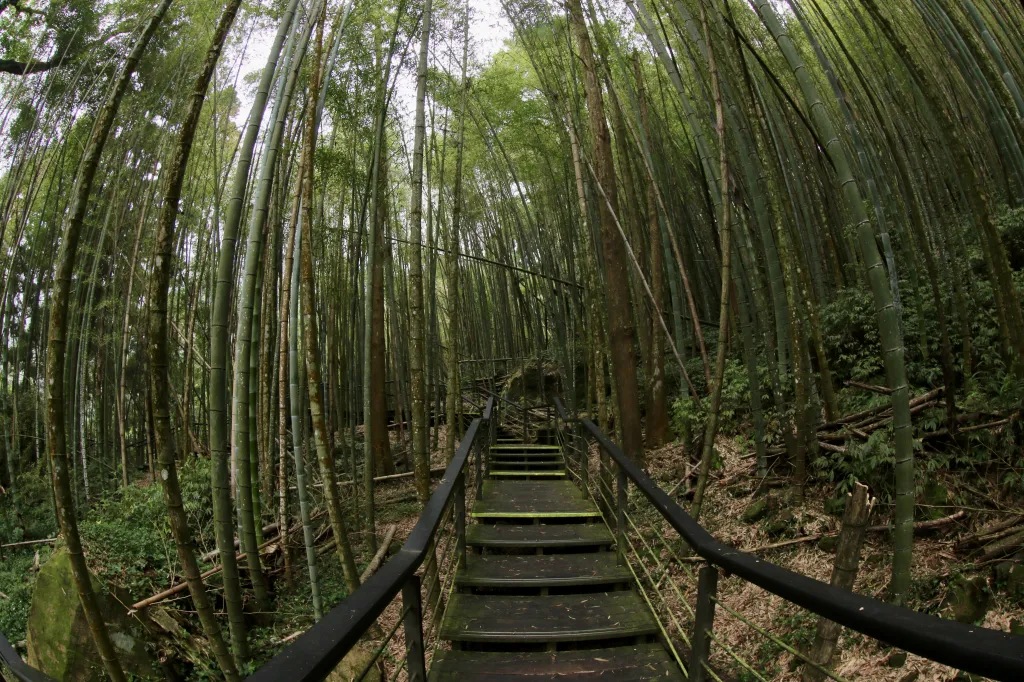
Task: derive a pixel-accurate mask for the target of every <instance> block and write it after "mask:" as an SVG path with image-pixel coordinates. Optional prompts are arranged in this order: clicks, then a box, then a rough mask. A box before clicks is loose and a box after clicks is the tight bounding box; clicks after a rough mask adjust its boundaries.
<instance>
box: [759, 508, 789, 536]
mask: <svg viewBox="0 0 1024 682" xmlns="http://www.w3.org/2000/svg"><path fill="white" fill-rule="evenodd" d="M795 525H796V517H795V516H794V515H793V512H791V511H790V510H788V509H783V510H782V511H781V512H779V513H778V515H776V517H775V518H774V519H772V520H771V521H769V522H768V523H767V524H765V526H764V532H765V533H767V534H768V535H771V536H772V537H779V536H782V535H788V534H789V533H790V532H792V530H793V528H794V527H795Z"/></svg>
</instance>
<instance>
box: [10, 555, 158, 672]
mask: <svg viewBox="0 0 1024 682" xmlns="http://www.w3.org/2000/svg"><path fill="white" fill-rule="evenodd" d="M90 578H91V579H92V586H93V591H94V592H95V593H96V597H97V601H98V602H99V608H100V613H101V614H102V615H103V620H104V621H105V622H106V623H107V629H108V631H109V632H110V639H111V641H112V642H113V644H114V648H115V649H116V651H117V656H118V658H119V659H120V661H121V665H122V667H123V668H124V670H125V672H126V673H127V674H128V675H129V677H134V678H136V679H145V680H148V679H152V680H158V679H162V675H161V674H160V673H159V669H158V668H157V666H156V661H155V659H154V658H153V657H152V656H151V655H150V653H149V652H148V651H147V650H146V648H145V645H144V629H143V625H142V623H141V621H140V620H139V619H137V618H134V617H132V616H129V615H128V612H127V609H126V608H125V607H124V606H122V604H123V603H128V604H130V603H131V599H128V598H127V595H125V599H117V598H114V597H111V596H110V594H108V592H107V590H105V589H104V588H103V585H101V583H100V582H99V580H97V579H96V577H95V576H91V575H90ZM27 630H28V635H27V637H26V641H27V644H28V663H29V665H31V666H33V667H35V668H38V669H39V670H41V671H43V672H44V673H46V674H47V675H50V676H51V677H54V678H56V679H58V680H63V681H64V682H101V681H103V680H106V679H107V676H106V674H105V673H104V671H103V664H102V662H101V661H100V658H99V654H97V653H96V646H95V645H94V644H93V639H92V634H91V633H90V632H89V626H88V624H87V623H86V620H85V612H84V611H83V610H82V604H81V602H80V601H79V598H78V589H77V588H76V587H75V580H74V576H73V575H72V572H71V559H70V557H69V556H68V553H67V552H66V551H60V552H56V553H54V554H53V556H51V557H50V560H49V561H47V562H46V563H45V564H44V565H43V567H42V569H41V570H40V571H39V577H38V579H37V580H36V587H35V591H34V592H33V594H32V606H31V609H30V611H29V616H28V627H27Z"/></svg>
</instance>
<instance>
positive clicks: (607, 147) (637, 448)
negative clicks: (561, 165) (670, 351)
mask: <svg viewBox="0 0 1024 682" xmlns="http://www.w3.org/2000/svg"><path fill="white" fill-rule="evenodd" d="M566 7H567V9H568V12H569V20H570V22H571V23H572V27H573V33H574V34H575V36H576V42H577V43H578V48H579V56H580V60H581V61H582V63H583V73H584V84H585V86H586V93H587V110H588V114H589V117H590V132H591V135H592V137H593V141H594V161H595V167H596V175H597V179H598V182H599V183H600V184H601V187H602V189H603V190H604V194H605V196H606V197H607V201H605V202H599V203H598V209H599V214H600V216H601V245H602V250H603V254H604V274H605V288H606V297H607V308H608V325H609V337H610V342H611V343H610V346H611V357H612V375H613V378H614V381H615V389H616V394H617V399H618V408H619V409H618V413H619V417H620V419H619V421H618V422H617V427H619V428H620V429H621V432H622V446H623V450H624V452H625V453H626V456H627V457H630V458H631V459H632V460H633V461H635V462H636V463H637V464H638V465H640V466H643V465H644V464H645V461H646V458H645V455H644V449H643V435H642V432H641V426H640V394H639V389H638V387H637V380H636V354H635V352H634V349H633V317H632V312H631V311H632V302H631V299H630V294H629V273H628V271H627V267H626V257H625V254H624V253H623V247H622V245H621V238H620V237H619V236H618V234H617V228H616V226H615V215H616V214H617V213H618V191H617V189H616V181H615V166H614V162H613V160H612V147H611V140H610V138H609V134H608V126H607V123H606V122H605V113H604V98H603V95H602V94H601V85H600V80H599V79H598V76H597V66H596V64H595V59H594V50H593V47H592V46H591V43H590V36H589V35H588V34H587V25H586V23H585V21H584V19H583V9H582V7H581V6H580V0H567V2H566Z"/></svg>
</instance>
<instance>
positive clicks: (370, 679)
mask: <svg viewBox="0 0 1024 682" xmlns="http://www.w3.org/2000/svg"><path fill="white" fill-rule="evenodd" d="M372 660H373V647H372V646H370V645H368V644H365V643H362V642H360V643H359V644H356V645H355V646H354V647H352V650H351V651H349V652H348V653H347V654H345V658H343V659H341V663H339V664H338V665H337V666H335V668H334V670H332V671H331V674H330V675H328V676H327V679H326V680H325V682H354V681H355V680H356V679H358V678H359V675H360V673H362V672H363V669H364V668H366V666H367V665H369V664H370V661H372ZM382 680H383V676H382V675H381V674H380V669H379V668H377V665H376V664H374V665H373V666H372V667H371V668H370V670H369V672H367V673H366V676H365V677H363V682H382Z"/></svg>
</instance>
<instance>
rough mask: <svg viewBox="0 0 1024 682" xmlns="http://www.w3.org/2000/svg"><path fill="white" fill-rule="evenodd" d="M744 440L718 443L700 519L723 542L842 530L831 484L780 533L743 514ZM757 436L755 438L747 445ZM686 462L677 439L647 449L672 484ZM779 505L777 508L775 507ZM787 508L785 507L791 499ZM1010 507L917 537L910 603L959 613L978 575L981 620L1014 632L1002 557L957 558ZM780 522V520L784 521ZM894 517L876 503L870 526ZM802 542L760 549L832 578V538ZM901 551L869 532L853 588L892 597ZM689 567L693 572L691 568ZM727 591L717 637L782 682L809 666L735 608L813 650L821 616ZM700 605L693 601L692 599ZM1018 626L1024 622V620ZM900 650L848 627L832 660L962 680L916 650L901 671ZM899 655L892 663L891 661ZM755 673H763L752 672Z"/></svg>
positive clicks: (732, 584)
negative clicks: (966, 540)
mask: <svg viewBox="0 0 1024 682" xmlns="http://www.w3.org/2000/svg"><path fill="white" fill-rule="evenodd" d="M742 442H743V441H742V439H740V440H739V441H737V440H736V439H733V438H728V437H720V438H719V439H718V440H717V441H716V449H717V450H718V452H719V454H720V455H721V458H722V464H721V467H720V468H718V469H717V471H716V472H715V473H714V474H713V480H712V481H711V482H710V484H709V487H708V491H707V496H706V498H705V505H704V509H705V513H704V515H703V516H702V517H701V524H702V525H703V526H704V527H705V528H707V529H708V530H709V531H710V532H711V533H712V534H713V535H714V536H715V537H716V538H718V539H719V540H721V541H722V542H725V543H727V544H729V545H732V546H733V547H737V548H739V549H742V550H745V551H750V550H752V549H756V548H763V547H765V546H766V545H773V544H777V543H780V542H785V541H786V540H787V539H797V538H800V537H803V536H809V535H817V534H827V533H830V532H833V531H838V530H839V527H840V519H839V518H838V517H837V516H834V515H831V514H828V513H826V511H825V505H826V501H827V500H828V499H829V497H830V486H824V485H819V486H809V487H808V489H807V491H806V498H805V502H804V504H803V506H802V507H799V508H793V509H792V512H793V517H792V519H788V514H787V515H786V517H787V522H786V524H785V525H786V526H788V527H787V528H785V531H784V532H782V533H779V528H780V526H779V524H778V523H773V519H772V516H771V515H768V516H767V517H766V518H764V519H761V520H760V521H759V522H753V523H751V522H746V521H744V518H743V517H744V512H745V511H746V510H747V509H749V508H750V506H751V505H752V504H753V503H754V502H755V501H756V500H757V498H756V497H755V496H754V493H753V490H754V488H755V487H756V472H755V460H754V459H753V458H752V457H744V455H749V454H750V453H749V447H744V445H741V444H739V443H742ZM747 442H749V441H747ZM680 461H686V458H685V455H684V454H683V452H682V447H681V446H680V445H678V444H670V445H667V446H665V447H663V448H660V449H658V450H655V451H651V452H649V453H648V462H649V472H650V473H651V475H652V477H653V478H654V479H655V480H656V481H658V482H659V483H661V485H662V486H663V487H664V488H665V489H671V487H672V486H673V485H675V484H676V483H677V481H678V480H679V478H680V476H679V462H680ZM944 483H945V484H946V485H948V486H950V489H951V490H952V489H954V486H956V484H957V482H956V481H955V480H953V479H952V477H950V479H949V480H945V481H944ZM785 494H786V491H785V490H784V489H777V490H775V491H773V492H771V493H769V496H770V497H773V498H784V497H785ZM770 506H771V505H769V507H770ZM784 506H785V505H784ZM959 509H962V506H960V505H950V506H949V507H947V508H943V509H941V510H939V513H941V514H942V515H943V516H945V515H952V514H953V512H954V511H957V510H959ZM1011 513H1013V512H1011V511H1009V510H1003V511H997V510H993V509H985V508H982V507H981V506H978V507H974V508H972V509H971V510H969V511H967V513H966V514H965V515H964V516H963V518H959V519H956V520H955V521H952V522H950V523H948V524H945V525H943V526H942V527H941V528H938V529H936V530H933V531H926V532H919V533H916V534H915V538H914V552H913V565H912V576H913V587H912V594H911V597H910V599H911V601H910V604H909V606H910V607H911V608H914V609H915V610H918V611H925V612H928V613H932V614H935V615H941V616H943V617H951V615H952V614H951V613H950V611H951V609H952V607H951V606H950V603H949V602H950V601H952V600H951V599H950V596H951V595H950V591H951V589H952V588H953V586H954V585H957V584H958V581H965V580H976V581H977V579H979V578H980V581H978V582H982V581H983V583H984V584H985V585H986V588H985V590H984V595H983V599H984V601H985V602H986V606H987V611H986V612H984V616H983V618H980V619H979V620H978V621H976V623H977V624H980V625H983V626H984V627H987V628H992V629H996V630H1002V631H1004V632H1006V631H1009V630H1010V627H1011V621H1017V622H1018V623H1021V622H1024V604H1022V603H1021V602H1020V601H1018V600H1014V599H1011V598H1010V597H1009V596H1007V595H1006V594H1005V593H1003V592H1001V591H1000V590H998V589H996V587H997V586H996V585H995V584H994V580H993V578H992V576H993V569H994V562H988V564H978V563H975V562H972V561H970V560H969V558H968V557H965V556H963V555H958V552H957V549H956V545H957V541H958V539H959V538H961V537H962V536H964V535H966V534H968V533H970V532H971V531H973V530H976V529H977V527H979V526H981V525H983V524H984V523H987V522H991V521H993V520H999V519H1000V518H1003V517H1005V516H1006V515H1007V514H1011ZM776 521H777V517H776ZM890 521H891V507H890V506H886V505H881V504H877V503H876V505H875V507H874V509H873V512H872V514H871V518H870V519H869V521H868V523H869V525H873V524H884V523H887V522H890ZM822 544H823V543H819V542H814V541H810V542H799V543H795V544H790V545H787V546H784V547H779V548H773V549H765V550H763V551H758V552H756V554H757V555H758V556H760V557H762V558H764V559H767V560H769V561H772V562H773V563H776V564H778V565H781V566H784V567H786V568H788V569H790V570H792V571H795V572H797V573H801V574H803V575H806V576H809V577H812V578H815V579H817V580H821V581H823V582H828V581H829V579H830V576H831V573H832V566H833V559H834V552H833V551H831V550H830V548H828V546H827V544H825V546H824V547H823V546H821V545H822ZM891 556H892V548H891V544H890V541H889V537H888V533H885V532H869V533H867V534H866V539H865V543H864V547H863V549H862V551H861V564H860V572H859V574H858V576H857V580H856V583H855V585H854V590H855V591H856V592H858V593H860V594H864V595H868V596H871V597H874V598H877V599H884V598H885V596H886V590H887V586H888V584H889V577H890V559H891ZM683 573H685V572H683ZM680 577H681V578H682V580H681V581H680V582H681V583H682V584H681V585H680V586H681V587H682V588H683V590H684V593H686V596H687V597H688V598H689V599H691V600H692V599H693V598H694V596H695V583H693V582H691V581H688V580H687V579H686V577H685V576H684V575H681V576H680ZM718 596H719V600H720V601H719V604H720V608H719V609H718V610H717V613H716V616H715V624H714V632H715V635H716V637H718V638H720V640H721V641H723V642H724V643H725V644H727V645H728V646H729V647H730V648H731V649H732V650H733V651H734V652H735V653H736V654H737V655H738V656H739V657H741V658H743V659H744V660H746V661H748V662H750V663H751V664H752V665H753V667H755V668H756V669H757V670H758V671H759V672H761V674H762V675H763V676H764V679H766V680H771V681H772V682H775V681H782V680H797V679H799V677H800V670H799V669H798V668H797V663H798V662H799V660H798V659H796V657H795V656H794V655H793V654H792V653H790V652H788V651H786V650H785V649H784V648H783V647H782V646H779V644H778V643H776V642H772V641H771V640H769V639H768V638H767V637H765V636H764V635H763V634H761V633H758V632H757V631H756V630H755V629H754V628H752V627H751V626H750V625H749V624H747V623H743V622H742V621H741V620H739V619H737V618H736V617H734V616H733V615H732V614H730V613H729V610H730V609H731V610H733V611H735V612H737V613H739V614H742V615H743V617H744V618H746V619H748V620H749V621H750V622H751V623H753V624H754V625H756V626H757V627H759V628H760V629H762V630H764V631H766V632H769V633H771V634H773V635H775V636H776V637H778V638H780V639H782V640H784V641H785V642H786V643H787V644H789V645H791V646H796V647H798V648H800V649H801V650H804V649H807V648H809V645H810V643H811V641H812V640H813V638H814V632H815V628H816V623H817V617H816V616H815V615H814V614H812V613H810V612H808V611H806V610H804V609H802V608H800V607H798V606H795V605H794V604H791V603H789V602H786V601H785V600H783V599H781V598H779V597H776V596H774V595H772V594H770V593H768V592H765V591H764V590H762V589H761V588H759V587H757V586H755V585H752V584H750V583H748V582H745V581H743V580H740V579H739V578H736V577H722V578H721V579H720V580H719V586H718ZM691 603H693V602H692V601H691ZM1018 627H1019V626H1018ZM712 650H713V651H715V652H716V653H715V655H714V660H715V661H716V662H717V663H718V664H720V665H722V666H723V668H724V669H736V668H737V663H736V661H735V658H734V657H733V656H731V655H729V654H728V653H727V652H726V651H725V650H724V647H723V646H721V645H720V644H713V645H712ZM893 654H894V650H893V649H892V648H891V647H887V646H884V645H882V644H881V643H879V642H878V641H876V640H874V639H871V638H868V637H865V636H861V635H859V634H857V633H851V632H850V631H844V632H843V634H842V635H841V636H840V640H839V650H838V651H837V653H836V654H835V656H834V657H833V659H832V663H833V668H832V669H833V671H834V672H835V673H836V674H837V675H838V676H840V677H843V678H846V679H857V678H860V679H870V680H878V681H884V682H911V680H915V681H916V682H946V681H948V680H953V679H954V678H956V679H969V678H957V674H958V671H956V670H954V669H952V668H949V667H947V666H943V665H939V664H937V663H934V662H932V661H929V660H926V659H923V658H921V657H919V656H914V655H909V656H907V659H906V662H905V663H904V664H903V665H902V666H899V667H894V664H895V662H896V660H898V657H896V656H893ZM891 660H892V663H890V661H891ZM750 679H758V678H757V677H750Z"/></svg>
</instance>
